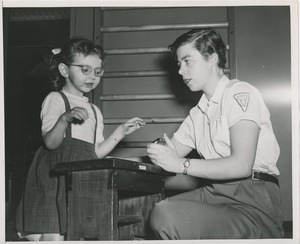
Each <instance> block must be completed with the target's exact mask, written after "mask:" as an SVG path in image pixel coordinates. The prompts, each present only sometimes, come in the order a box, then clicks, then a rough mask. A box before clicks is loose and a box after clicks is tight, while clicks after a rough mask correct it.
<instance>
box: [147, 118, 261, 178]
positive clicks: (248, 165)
mask: <svg viewBox="0 0 300 244" xmlns="http://www.w3.org/2000/svg"><path fill="white" fill-rule="evenodd" d="M258 135H259V127H258V125H257V124H256V123H254V122H252V121H249V120H241V121H239V122H238V123H236V124H235V125H233V126H232V127H230V142H231V155H230V156H228V157H224V158H218V159H190V166H189V168H188V171H187V174H188V175H191V176H196V177H201V178H206V179H214V180H228V179H238V178H244V177H248V176H249V175H250V174H251V171H252V168H253V164H254V160H255V156H256V148H257V143H258ZM165 139H166V141H167V144H168V147H166V146H162V145H157V144H150V145H149V147H148V150H147V152H148V153H149V157H150V158H151V159H152V161H153V163H155V164H157V165H159V166H161V167H162V168H164V169H165V170H167V171H170V172H174V173H183V170H184V166H183V162H184V161H185V158H184V156H185V155H184V151H185V150H186V149H184V148H185V147H186V146H183V145H181V144H180V143H179V142H176V143H174V144H173V143H172V142H171V140H170V139H169V138H167V137H166V138H165ZM172 141H174V139H172ZM177 152H178V154H177Z"/></svg>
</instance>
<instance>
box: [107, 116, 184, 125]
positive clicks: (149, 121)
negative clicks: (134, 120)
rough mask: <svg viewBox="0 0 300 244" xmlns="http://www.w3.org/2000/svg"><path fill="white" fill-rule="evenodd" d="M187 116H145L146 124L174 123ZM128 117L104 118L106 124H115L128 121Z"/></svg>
mask: <svg viewBox="0 0 300 244" xmlns="http://www.w3.org/2000/svg"><path fill="white" fill-rule="evenodd" d="M184 119H185V117H160V118H158V117H155V118H143V120H144V121H145V123H146V124H172V123H174V124H175V123H181V122H182V121H183V120H184ZM127 120H128V119H127V118H126V119H124V118H123V119H119V118H117V119H104V124H106V125H115V124H117V125H118V124H121V123H124V122H125V121H127Z"/></svg>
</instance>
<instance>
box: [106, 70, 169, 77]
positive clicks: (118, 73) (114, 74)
mask: <svg viewBox="0 0 300 244" xmlns="http://www.w3.org/2000/svg"><path fill="white" fill-rule="evenodd" d="M168 74H169V72H167V71H116V72H105V73H104V75H103V78H118V77H151V76H166V75H168Z"/></svg>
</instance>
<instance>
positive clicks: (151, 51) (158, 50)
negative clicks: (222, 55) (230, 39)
mask: <svg viewBox="0 0 300 244" xmlns="http://www.w3.org/2000/svg"><path fill="white" fill-rule="evenodd" d="M226 49H227V50H229V45H226ZM104 51H105V54H106V55H123V54H154V53H168V52H170V50H169V49H168V48H167V47H155V48H116V49H105V50H104Z"/></svg>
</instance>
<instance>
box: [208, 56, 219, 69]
mask: <svg viewBox="0 0 300 244" xmlns="http://www.w3.org/2000/svg"><path fill="white" fill-rule="evenodd" d="M218 62H219V57H218V55H217V54H216V53H213V54H212V55H210V56H209V63H210V64H211V65H212V66H214V65H218Z"/></svg>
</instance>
